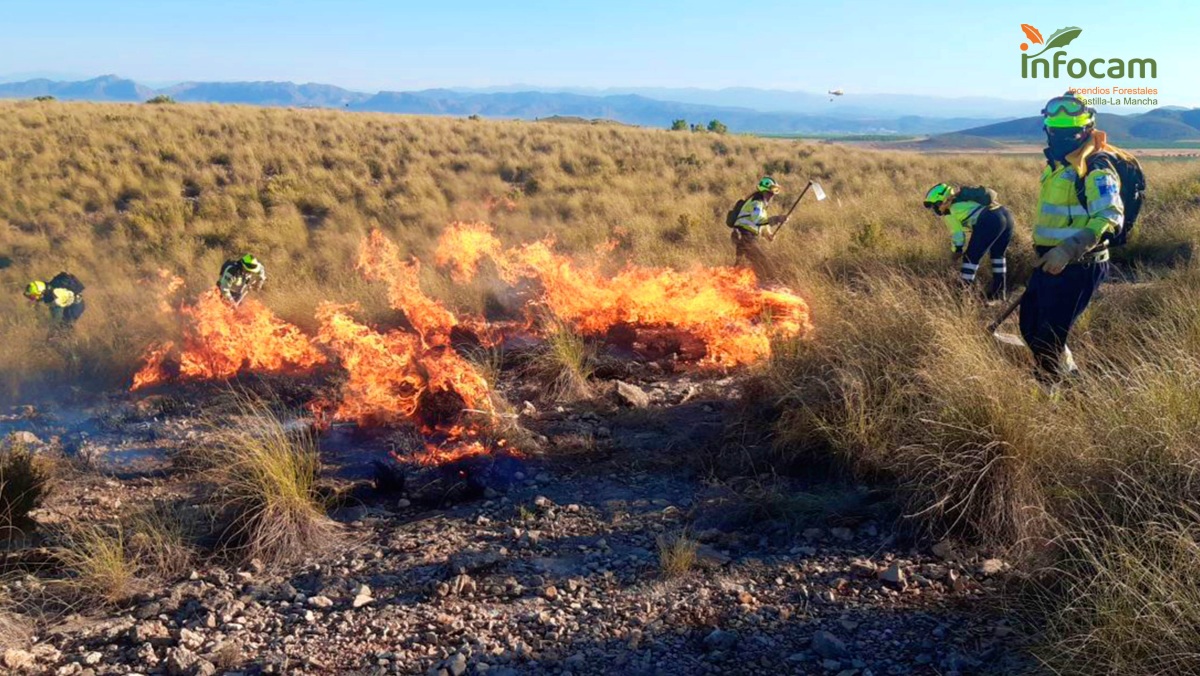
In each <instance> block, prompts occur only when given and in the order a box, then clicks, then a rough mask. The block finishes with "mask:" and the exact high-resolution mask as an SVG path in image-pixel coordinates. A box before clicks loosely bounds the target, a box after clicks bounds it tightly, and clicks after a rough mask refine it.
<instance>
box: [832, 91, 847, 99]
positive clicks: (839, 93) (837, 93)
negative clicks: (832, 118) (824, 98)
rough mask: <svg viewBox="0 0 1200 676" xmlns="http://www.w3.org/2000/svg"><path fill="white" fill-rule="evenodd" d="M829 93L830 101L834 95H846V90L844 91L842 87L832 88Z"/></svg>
mask: <svg viewBox="0 0 1200 676" xmlns="http://www.w3.org/2000/svg"><path fill="white" fill-rule="evenodd" d="M828 93H829V100H830V101H832V100H833V97H835V96H844V95H845V94H846V92H844V91H842V90H840V89H830V90H829V92H828Z"/></svg>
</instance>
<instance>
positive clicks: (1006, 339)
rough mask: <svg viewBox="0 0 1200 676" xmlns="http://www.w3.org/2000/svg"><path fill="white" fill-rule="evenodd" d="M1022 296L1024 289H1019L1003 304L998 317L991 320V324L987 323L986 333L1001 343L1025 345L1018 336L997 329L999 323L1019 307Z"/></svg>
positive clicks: (1023, 295)
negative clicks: (1019, 290)
mask: <svg viewBox="0 0 1200 676" xmlns="http://www.w3.org/2000/svg"><path fill="white" fill-rule="evenodd" d="M1024 297H1025V290H1024V289H1021V292H1020V293H1017V294H1014V295H1013V299H1012V300H1011V301H1009V303H1008V305H1007V306H1005V308H1004V311H1003V312H1001V313H1000V315H999V316H998V317H996V318H995V319H994V320H992V323H991V324H988V326H987V330H988V333H990V334H992V336H993V337H995V339H996V340H998V341H1000V342H1001V343H1004V344H1006V345H1016V346H1017V347H1025V341H1024V340H1022V339H1021V337H1020V336H1017V335H1013V334H1011V333H1000V330H999V329H1000V325H1001V324H1003V323H1004V320H1006V319H1008V318H1009V317H1011V316H1012V313H1014V312H1016V311H1017V308H1019V307H1021V299H1022V298H1024Z"/></svg>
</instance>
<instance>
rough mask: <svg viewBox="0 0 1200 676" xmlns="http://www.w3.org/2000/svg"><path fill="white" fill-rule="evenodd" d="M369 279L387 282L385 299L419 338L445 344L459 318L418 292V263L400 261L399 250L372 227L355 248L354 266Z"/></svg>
mask: <svg viewBox="0 0 1200 676" xmlns="http://www.w3.org/2000/svg"><path fill="white" fill-rule="evenodd" d="M355 267H356V269H358V270H359V271H360V272H362V274H363V276H364V277H366V278H367V280H368V281H372V282H386V283H387V285H388V302H389V303H390V304H391V306H392V307H393V308H395V309H397V310H400V311H401V312H403V313H404V316H405V317H407V318H408V322H409V323H410V324H412V326H413V328H414V329H416V330H417V333H419V334H421V338H422V339H424V340H425V341H426V342H427V343H429V344H445V343H447V342H448V341H449V339H450V329H452V328H454V326H455V325H456V324H458V320H457V319H456V318H455V317H454V314H453V313H451V312H450V311H449V310H447V309H446V308H444V307H442V305H441V304H439V303H438V302H437V301H435V300H433V299H432V298H429V297H428V296H426V295H425V294H423V293H421V282H420V272H421V265H420V263H418V262H417V260H416V259H413V260H411V261H409V262H407V263H403V262H401V261H400V252H399V250H398V249H397V248H396V245H395V244H393V243H392V242H391V241H390V240H389V239H388V238H386V237H384V236H383V233H381V232H379V231H378V230H373V231H372V232H371V234H370V236H369V237H367V239H366V240H364V241H363V243H362V246H360V247H359V250H358V263H357V265H356V266H355Z"/></svg>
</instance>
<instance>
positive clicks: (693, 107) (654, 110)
mask: <svg viewBox="0 0 1200 676" xmlns="http://www.w3.org/2000/svg"><path fill="white" fill-rule="evenodd" d="M739 91H740V90H739ZM741 93H744V97H743V98H744V100H745V101H746V102H748V103H753V104H757V105H762V106H770V105H772V103H771V102H772V101H775V99H771V98H769V97H768V98H763V97H762V96H760V95H757V94H755V93H754V91H752V90H746V91H744V92H741ZM157 94H164V95H167V96H170V97H172V98H173V99H175V100H176V101H180V102H186V103H233V104H245V105H257V106H283V107H300V108H345V109H349V110H355V111H369V112H388V113H406V114H415V115H453V116H466V115H479V116H480V117H488V118H498V119H521V120H534V119H540V118H546V117H553V116H563V117H580V118H587V119H607V120H612V121H614V122H621V123H624V124H634V125H640V126H648V127H667V126H670V124H671V122H672V121H673V120H676V119H685V120H687V121H689V122H693V123H701V124H706V123H707V122H708V121H709V120H713V119H718V120H721V121H722V122H723V123H725V124H726V125H727V126H728V127H729V129H730V130H732V131H735V132H748V133H770V134H796V135H806V134H814V135H815V134H820V135H829V134H938V133H944V132H951V131H955V130H958V129H962V128H965V127H973V126H978V125H980V124H984V123H986V122H993V121H995V120H996V119H997V118H994V117H993V118H981V117H955V118H941V117H926V116H920V115H897V114H891V113H887V112H883V111H880V112H879V113H877V114H869V113H870V111H859V113H860V114H857V115H845V114H841V113H835V112H828V111H827V112H822V113H819V114H817V113H802V112H796V111H771V112H766V111H763V110H760V109H754V108H751V107H747V106H736V105H713V104H706V103H688V102H682V101H673V100H664V99H659V98H652V97H649V96H643V95H640V94H609V95H594V94H579V93H571V92H561V91H560V92H555V91H539V90H522V91H507V90H506V91H474V92H472V91H462V90H453V89H426V90H419V91H383V92H378V93H374V94H368V93H363V92H355V91H351V90H348V89H343V88H341V87H336V86H333V85H325V84H316V83H308V84H295V83H292V82H269V81H268V82H186V83H182V84H177V85H173V86H170V87H165V88H161V89H153V88H150V87H145V86H143V85H140V84H138V83H136V82H134V81H132V80H128V79H123V78H120V77H117V76H114V75H106V76H104V77H100V78H94V79H91V80H84V81H80V82H55V81H51V80H45V79H38V80H28V81H25V82H12V83H0V98H33V97H35V96H54V97H55V98H59V99H64V100H88V101H112V102H131V103H132V102H139V101H145V100H146V99H148V98H150V97H152V96H155V95H157ZM725 100H729V101H736V100H738V99H737V97H735V96H727V97H726V99H725Z"/></svg>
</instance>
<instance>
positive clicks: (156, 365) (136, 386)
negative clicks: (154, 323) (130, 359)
mask: <svg viewBox="0 0 1200 676" xmlns="http://www.w3.org/2000/svg"><path fill="white" fill-rule="evenodd" d="M174 349H175V343H174V342H172V341H167V342H165V343H159V344H156V345H152V346H150V349H148V350H146V354H145V355H143V356H142V368H141V369H139V370H138V372H137V373H135V374H134V375H133V386H132V387H131V388H130V389H131V390H140V389H142V388H143V387H150V386H151V385H158V384H159V383H162V382H165V381H166V380H167V372H166V370H165V369H164V364H165V362H166V360H167V357H168V356H170V354H171V351H172V350H174Z"/></svg>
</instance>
